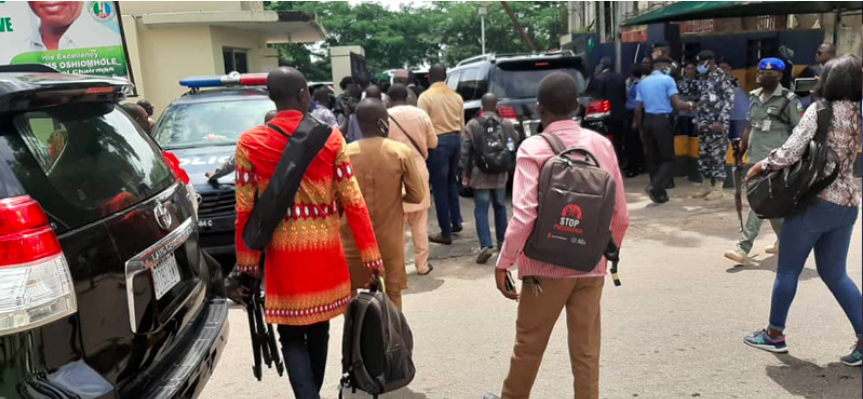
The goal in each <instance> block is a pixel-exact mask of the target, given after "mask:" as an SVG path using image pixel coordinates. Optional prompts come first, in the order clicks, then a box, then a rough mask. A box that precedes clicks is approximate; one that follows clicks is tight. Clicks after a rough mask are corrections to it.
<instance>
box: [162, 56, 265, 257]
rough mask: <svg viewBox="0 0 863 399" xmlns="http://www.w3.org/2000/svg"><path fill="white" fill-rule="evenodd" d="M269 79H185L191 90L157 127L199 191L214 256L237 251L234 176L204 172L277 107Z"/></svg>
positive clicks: (205, 240)
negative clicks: (213, 177)
mask: <svg viewBox="0 0 863 399" xmlns="http://www.w3.org/2000/svg"><path fill="white" fill-rule="evenodd" d="M266 82H267V74H265V73H260V74H239V73H231V74H228V75H224V76H196V77H189V78H186V79H183V80H181V81H180V85H182V86H184V87H187V88H188V89H189V92H188V93H186V94H184V95H183V96H181V97H180V98H179V99H177V100H176V101H174V102H173V103H171V105H169V106H168V108H167V109H166V110H165V112H164V113H163V114H162V116H161V118H159V123H158V125H157V126H156V128H155V129H154V131H153V137H154V138H155V139H156V141H157V142H158V143H159V145H161V146H162V148H163V149H165V150H168V151H171V152H173V153H174V154H175V155H176V156H177V158H179V160H180V166H181V167H183V169H184V170H186V172H187V173H188V174H189V179H190V183H191V184H192V185H193V186H194V187H195V191H196V192H197V198H196V199H197V201H198V230H199V233H200V236H201V245H202V246H203V247H204V249H206V250H207V251H208V252H209V253H211V254H213V255H232V254H233V253H234V231H235V230H234V222H235V219H236V211H235V205H236V200H235V197H234V174H233V173H231V174H228V175H227V176H224V177H222V178H220V179H219V180H218V181H210V180H209V179H208V178H207V177H206V176H205V173H207V172H210V171H214V170H216V168H218V167H219V165H221V164H222V163H224V162H225V161H227V160H228V159H229V158H230V157H231V155H233V154H234V152H235V149H236V144H237V140H239V138H240V135H241V134H243V132H245V131H246V130H248V129H250V128H253V127H255V126H259V125H261V124H263V123H264V116H265V115H266V114H267V112H269V111H271V110H274V109H275V108H276V106H275V104H274V103H273V102H272V101H270V99H269V97H268V94H267V90H266Z"/></svg>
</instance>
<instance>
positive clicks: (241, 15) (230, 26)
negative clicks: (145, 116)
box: [120, 1, 325, 113]
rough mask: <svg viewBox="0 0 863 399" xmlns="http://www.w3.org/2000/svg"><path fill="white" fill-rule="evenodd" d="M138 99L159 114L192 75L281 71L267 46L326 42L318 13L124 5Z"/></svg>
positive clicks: (232, 5) (249, 6)
mask: <svg viewBox="0 0 863 399" xmlns="http://www.w3.org/2000/svg"><path fill="white" fill-rule="evenodd" d="M120 13H121V15H122V24H123V25H122V26H123V31H124V34H125V37H126V49H127V51H128V53H129V62H130V66H131V71H132V78H133V80H134V83H135V87H136V91H137V93H136V94H137V96H138V97H146V98H147V99H148V100H150V101H151V102H152V103H153V105H154V106H155V107H156V112H157V113H161V111H162V110H164V108H165V107H166V106H167V105H168V104H170V102H171V101H173V100H174V99H176V98H177V97H178V96H180V95H181V94H183V93H184V92H185V91H186V90H185V89H184V88H183V87H181V86H180V85H179V84H178V82H179V80H180V79H182V78H184V77H187V76H194V75H221V74H225V73H227V72H231V71H238V72H267V71H269V70H271V69H273V68H276V67H278V65H279V61H278V55H277V53H276V50H275V49H274V48H271V47H270V46H269V44H273V43H308V42H316V41H321V40H323V39H324V36H325V31H324V28H323V26H321V24H320V23H319V22H318V21H317V19H316V18H315V16H314V15H312V14H306V13H301V12H275V11H266V10H264V4H263V2H262V1H201V2H192V1H173V2H163V1H136V2H122V3H121V4H120Z"/></svg>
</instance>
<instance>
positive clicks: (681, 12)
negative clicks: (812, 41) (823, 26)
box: [622, 1, 863, 26]
mask: <svg viewBox="0 0 863 399" xmlns="http://www.w3.org/2000/svg"><path fill="white" fill-rule="evenodd" d="M861 8H863V3H861V2H859V1H848V2H845V1H681V2H678V3H674V4H671V5H669V6H665V7H663V8H660V9H658V10H656V11H652V12H649V13H647V14H643V15H640V16H637V17H635V18H632V19H630V20H627V21H624V23H623V24H622V25H623V26H634V25H648V24H655V23H663V22H680V21H694V20H700V19H713V18H737V17H756V16H762V15H786V14H823V13H830V12H834V11H837V10H838V11H840V12H842V11H850V10H859V9H861Z"/></svg>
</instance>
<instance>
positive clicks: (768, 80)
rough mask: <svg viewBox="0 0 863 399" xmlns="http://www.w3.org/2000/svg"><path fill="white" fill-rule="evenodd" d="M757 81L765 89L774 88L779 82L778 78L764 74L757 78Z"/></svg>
mask: <svg viewBox="0 0 863 399" xmlns="http://www.w3.org/2000/svg"><path fill="white" fill-rule="evenodd" d="M758 83H759V84H760V85H761V87H763V88H765V89H775V88H776V85H778V84H779V79H776V78H774V77H766V76H765V77H760V78H758Z"/></svg>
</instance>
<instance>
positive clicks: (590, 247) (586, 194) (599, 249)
mask: <svg viewBox="0 0 863 399" xmlns="http://www.w3.org/2000/svg"><path fill="white" fill-rule="evenodd" d="M540 137H542V138H544V139H545V140H546V141H548V143H549V145H551V148H552V150H554V153H555V156H554V157H552V158H551V159H549V160H548V161H547V162H546V163H545V164H544V165H543V166H542V170H541V171H540V178H539V201H538V204H539V206H538V212H537V219H536V224H535V225H534V228H533V232H532V233H531V236H530V238H529V239H528V241H527V244H526V245H525V248H524V253H525V255H526V256H527V257H528V258H530V259H534V260H537V261H540V262H544V263H549V264H552V265H555V266H560V267H563V268H567V269H572V270H578V271H582V272H590V271H592V270H594V269H595V268H596V266H597V265H598V264H599V262H600V261H601V260H602V256H603V255H604V254H605V252H606V248H607V247H608V243H609V240H610V239H611V220H612V217H613V216H614V201H615V195H616V191H617V190H616V187H617V186H616V185H615V181H614V178H613V177H612V176H611V175H610V174H609V173H608V172H606V171H605V170H603V169H602V168H600V165H599V162H598V161H597V160H596V157H594V156H593V154H591V153H590V152H588V151H586V150H584V149H580V148H571V149H566V148H565V146H564V144H563V142H562V141H561V140H560V139H559V138H558V137H557V136H554V135H551V134H542V135H541V136H540Z"/></svg>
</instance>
